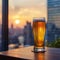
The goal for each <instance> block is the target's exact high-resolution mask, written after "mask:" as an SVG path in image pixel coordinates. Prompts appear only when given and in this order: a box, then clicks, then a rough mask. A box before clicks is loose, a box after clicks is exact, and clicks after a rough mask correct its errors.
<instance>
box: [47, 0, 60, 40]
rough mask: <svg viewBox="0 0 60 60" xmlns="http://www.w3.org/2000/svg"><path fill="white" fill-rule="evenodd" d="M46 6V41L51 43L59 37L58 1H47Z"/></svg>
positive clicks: (59, 8) (59, 13)
mask: <svg viewBox="0 0 60 60" xmlns="http://www.w3.org/2000/svg"><path fill="white" fill-rule="evenodd" d="M47 6H48V8H47V9H48V24H47V36H48V39H47V40H48V41H53V40H56V39H57V37H58V38H59V37H60V0H48V1H47ZM53 25H54V26H53ZM56 36H57V37H56Z"/></svg>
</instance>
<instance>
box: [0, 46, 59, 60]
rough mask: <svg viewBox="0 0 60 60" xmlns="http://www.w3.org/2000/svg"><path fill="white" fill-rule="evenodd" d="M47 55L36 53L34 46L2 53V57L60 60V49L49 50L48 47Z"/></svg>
mask: <svg viewBox="0 0 60 60" xmlns="http://www.w3.org/2000/svg"><path fill="white" fill-rule="evenodd" d="M45 49H46V52H45V53H34V52H32V51H33V46H30V47H24V48H18V49H13V50H9V51H5V52H1V53H0V56H7V57H14V58H17V60H18V58H19V59H20V58H22V59H28V60H60V48H48V47H46V48H45Z"/></svg>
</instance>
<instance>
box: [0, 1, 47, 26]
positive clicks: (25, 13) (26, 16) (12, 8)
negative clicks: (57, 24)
mask: <svg viewBox="0 0 60 60" xmlns="http://www.w3.org/2000/svg"><path fill="white" fill-rule="evenodd" d="M46 5H47V4H46V0H9V27H10V26H11V24H12V23H13V24H14V27H16V26H18V27H23V26H24V25H25V24H26V21H30V22H32V21H33V17H38V18H40V17H45V18H46V20H47V8H46ZM1 11H2V0H0V24H1V23H2V19H1V16H2V12H1ZM17 19H18V20H20V24H16V23H15V20H17Z"/></svg>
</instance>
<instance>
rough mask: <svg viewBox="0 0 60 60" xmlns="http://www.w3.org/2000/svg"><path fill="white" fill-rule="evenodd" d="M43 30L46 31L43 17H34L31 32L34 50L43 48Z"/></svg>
mask: <svg viewBox="0 0 60 60" xmlns="http://www.w3.org/2000/svg"><path fill="white" fill-rule="evenodd" d="M45 31H46V23H45V19H44V18H41V19H34V21H33V34H34V43H35V45H34V48H35V51H43V50H44V39H45Z"/></svg>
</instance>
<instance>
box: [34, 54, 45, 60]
mask: <svg viewBox="0 0 60 60" xmlns="http://www.w3.org/2000/svg"><path fill="white" fill-rule="evenodd" d="M44 55H45V54H44V53H35V59H34V60H44V59H45V58H44Z"/></svg>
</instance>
